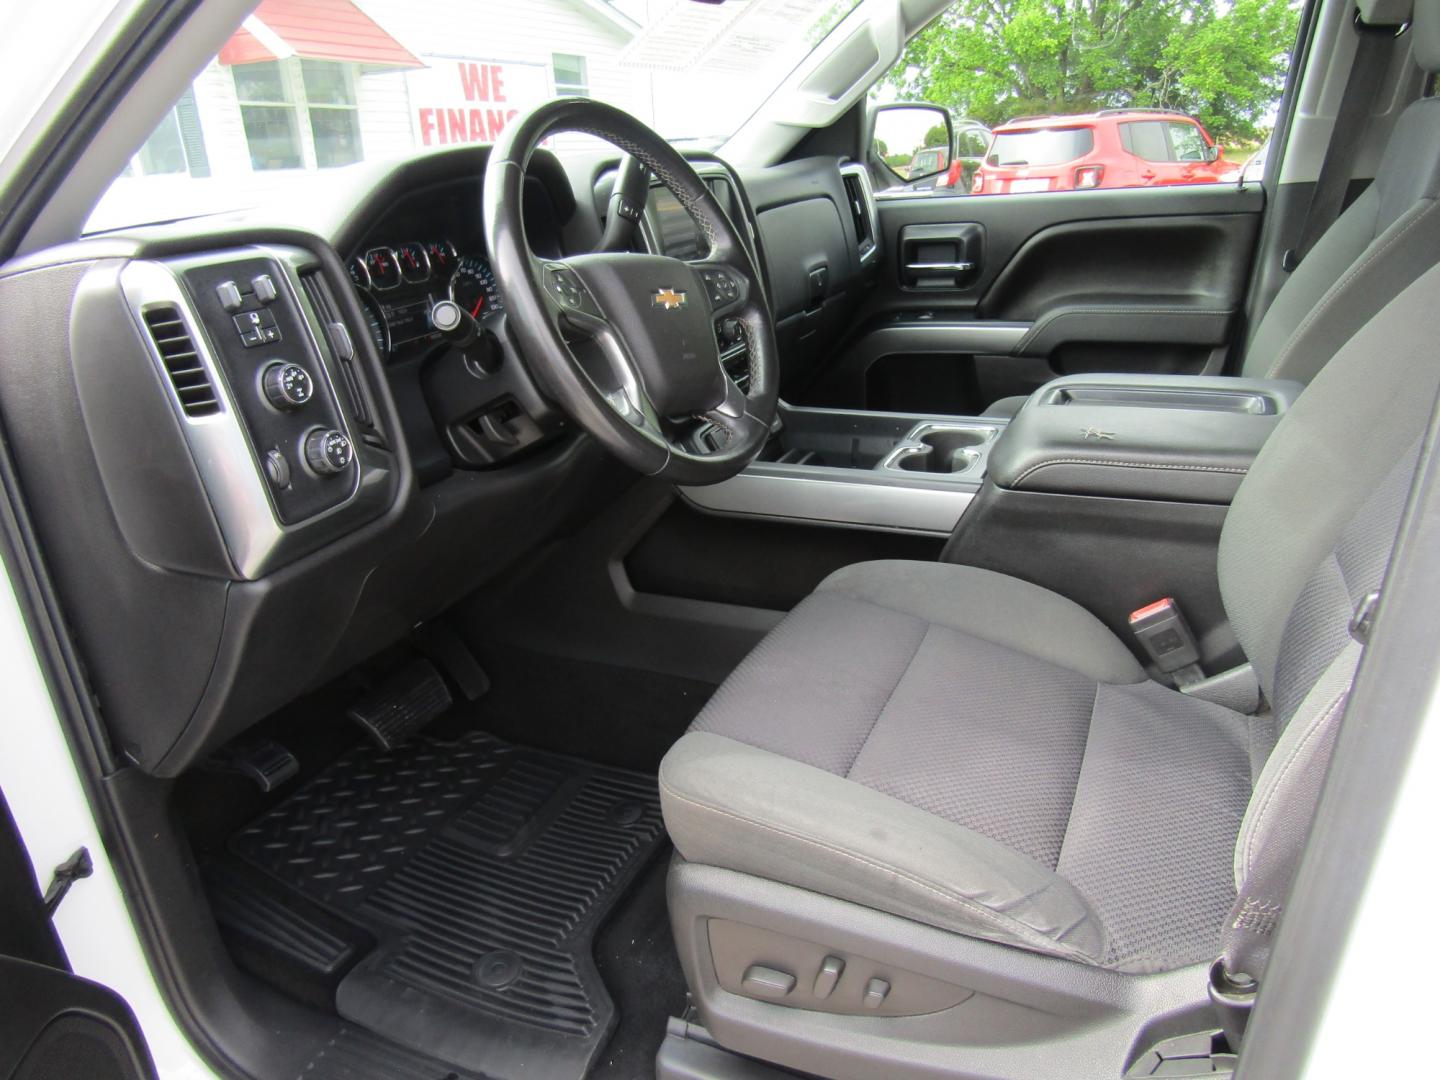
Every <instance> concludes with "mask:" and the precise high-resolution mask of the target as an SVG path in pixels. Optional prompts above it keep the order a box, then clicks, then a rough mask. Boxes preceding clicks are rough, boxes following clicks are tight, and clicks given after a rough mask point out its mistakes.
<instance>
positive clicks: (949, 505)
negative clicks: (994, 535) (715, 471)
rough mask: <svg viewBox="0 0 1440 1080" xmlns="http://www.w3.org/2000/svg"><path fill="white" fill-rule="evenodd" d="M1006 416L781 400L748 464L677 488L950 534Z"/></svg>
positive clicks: (726, 502)
mask: <svg viewBox="0 0 1440 1080" xmlns="http://www.w3.org/2000/svg"><path fill="white" fill-rule="evenodd" d="M1005 425H1006V422H1005V421H1004V420H999V419H996V420H992V419H978V418H971V417H946V416H924V415H911V414H905V413H874V412H852V411H849V410H844V409H810V408H795V407H791V406H788V405H785V404H783V403H782V404H781V406H780V409H779V417H778V420H777V424H776V433H775V435H774V436H773V437H772V438H771V440H770V443H769V444H768V445H767V446H766V447H765V450H764V451H763V452H762V453H761V455H760V457H759V459H758V460H757V461H756V462H755V463H754V464H752V465H751V466H750V467H749V468H747V469H746V470H745V471H744V472H742V473H740V475H738V476H736V477H733V478H732V479H730V480H727V481H725V482H724V483H722V484H715V485H712V486H709V487H692V488H684V489H682V494H683V495H684V497H685V498H686V499H688V500H689V501H690V502H691V503H692V504H694V505H696V506H698V507H700V508H701V509H704V510H709V511H713V512H716V513H725V514H742V515H747V516H754V517H764V518H771V519H780V520H789V521H808V522H814V523H818V524H828V525H839V526H845V527H849V528H873V529H886V530H891V531H897V532H913V533H921V534H928V535H932V536H948V535H950V533H951V532H952V531H953V530H954V529H955V526H956V523H957V522H959V520H960V516H961V515H962V514H963V513H964V512H965V508H966V507H967V506H968V505H969V503H970V500H971V499H973V498H974V497H975V496H976V494H977V493H978V492H979V490H980V485H981V481H982V480H983V479H984V477H985V473H986V468H987V462H988V460H989V456H990V452H991V450H992V448H993V447H994V446H995V445H996V442H997V440H998V439H999V437H1000V434H1001V432H1003V431H1004V430H1005Z"/></svg>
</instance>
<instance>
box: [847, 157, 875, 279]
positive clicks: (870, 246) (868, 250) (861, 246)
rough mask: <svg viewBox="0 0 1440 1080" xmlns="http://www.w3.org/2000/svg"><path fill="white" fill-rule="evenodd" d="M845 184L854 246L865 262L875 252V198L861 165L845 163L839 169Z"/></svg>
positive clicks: (861, 259)
mask: <svg viewBox="0 0 1440 1080" xmlns="http://www.w3.org/2000/svg"><path fill="white" fill-rule="evenodd" d="M840 179H841V182H842V183H843V184H844V185H845V201H846V203H847V204H848V205H849V207H850V220H851V222H853V223H854V225H855V246H856V248H857V249H858V251H859V255H860V261H861V262H862V263H863V262H867V261H868V260H869V259H870V258H871V257H872V256H873V255H874V254H875V252H876V250H877V248H876V243H875V241H876V237H875V233H876V228H875V224H876V223H875V200H874V196H872V195H871V194H870V182H869V180H868V179H866V176H865V170H864V168H862V167H861V166H857V165H847V166H845V167H844V168H842V169H841V170H840Z"/></svg>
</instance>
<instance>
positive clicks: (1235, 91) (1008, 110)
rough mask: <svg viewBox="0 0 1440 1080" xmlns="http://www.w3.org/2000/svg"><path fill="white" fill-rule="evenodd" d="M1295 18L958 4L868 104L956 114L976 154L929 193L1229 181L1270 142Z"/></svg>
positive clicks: (1162, 5)
mask: <svg viewBox="0 0 1440 1080" xmlns="http://www.w3.org/2000/svg"><path fill="white" fill-rule="evenodd" d="M1122 6H1123V7H1124V9H1125V10H1124V12H1123V13H1122V12H1121V11H1120V10H1119V9H1120V7H1122ZM1301 7H1302V3H1301V0H1181V2H1180V3H1172V2H1170V0H1126V3H1124V4H1123V5H1119V4H1116V3H1113V2H1111V0H1099V2H1098V3H1093V4H1089V3H1087V4H1080V5H1071V4H1058V5H1056V4H1049V5H1047V4H1038V5H1037V4H1033V3H1031V2H1030V0H955V3H954V4H953V5H952V6H951V7H950V8H948V9H947V10H946V11H944V12H943V13H942V14H941V15H940V17H939V18H937V19H936V20H935V21H934V22H932V23H931V24H930V25H929V26H928V27H926V29H925V30H924V31H922V32H921V33H920V34H919V35H918V36H916V37H915V38H914V39H912V40H911V41H910V43H909V45H908V46H907V47H906V50H905V53H904V55H903V56H902V57H901V59H900V61H899V63H897V64H896V65H895V67H894V69H893V70H891V71H890V72H889V74H888V75H887V76H886V78H885V79H884V80H882V82H881V84H880V86H879V87H878V88H877V92H876V95H875V98H876V101H877V103H879V102H886V101H906V102H911V101H914V102H929V103H931V104H934V105H937V106H940V107H942V108H945V109H947V110H948V111H949V113H950V115H951V116H952V117H953V118H954V120H955V130H956V142H955V148H954V152H955V156H956V157H957V158H960V159H965V158H971V159H972V160H973V159H974V158H977V157H983V159H984V160H983V161H982V162H981V164H980V165H979V166H978V167H974V166H969V167H967V168H966V169H965V170H963V176H962V175H960V174H961V173H962V170H961V169H959V168H952V169H951V170H950V175H949V176H948V177H946V178H944V181H942V182H940V183H937V184H936V185H935V186H934V188H933V190H931V189H925V192H924V193H925V194H927V195H932V196H939V195H945V196H951V195H972V194H974V195H1006V194H1014V193H1019V192H1038V191H1045V192H1057V191H1082V190H1085V189H1088V188H1126V187H1146V186H1151V185H1160V184H1167V185H1169V184H1213V183H1227V182H1228V183H1234V182H1236V181H1237V180H1238V179H1239V178H1240V176H1241V174H1242V169H1243V168H1244V166H1245V164H1246V162H1247V161H1248V160H1249V159H1250V157H1251V156H1252V155H1254V154H1256V153H1257V152H1258V151H1259V150H1260V148H1261V147H1262V145H1263V144H1264V143H1265V142H1266V140H1267V139H1268V137H1269V135H1270V129H1271V127H1272V125H1273V124H1274V121H1275V116H1276V113H1277V110H1278V106H1279V104H1280V97H1281V95H1282V93H1283V91H1284V85H1285V77H1286V74H1287V72H1288V70H1289V67H1290V59H1291V53H1292V51H1293V49H1294V46H1295V41H1296V34H1297V31H1298V28H1299V22H1300V11H1301ZM986 130H988V131H989V132H990V134H989V135H988V136H986V137H985V138H986V141H987V146H986V147H985V149H984V150H983V151H978V152H977V149H978V148H977V146H976V135H977V133H979V132H983V131H986ZM872 152H873V151H872ZM972 173H973V175H972ZM897 186H901V187H903V186H904V185H897ZM910 188H911V190H914V188H915V185H910Z"/></svg>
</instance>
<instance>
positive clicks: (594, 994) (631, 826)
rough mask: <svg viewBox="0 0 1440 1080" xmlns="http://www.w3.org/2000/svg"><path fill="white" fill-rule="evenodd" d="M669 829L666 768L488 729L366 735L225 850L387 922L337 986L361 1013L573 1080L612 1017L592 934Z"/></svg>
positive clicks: (430, 1042) (459, 1051)
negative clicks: (523, 741)
mask: <svg viewBox="0 0 1440 1080" xmlns="http://www.w3.org/2000/svg"><path fill="white" fill-rule="evenodd" d="M663 843H664V828H663V825H662V823H661V819H660V802H659V796H658V792H657V790H656V783H655V778H654V777H653V776H648V775H644V774H639V773H631V772H625V771H623V770H619V769H610V768H605V767H600V766H594V765H590V764H587V763H585V762H582V761H578V760H575V759H571V758H566V757H561V756H558V755H554V754H546V753H540V752H537V751H531V750H525V749H520V748H515V747H511V746H509V745H508V744H506V743H503V742H500V741H499V740H497V739H494V738H492V737H490V736H487V735H483V734H475V735H470V736H467V737H465V738H462V739H460V740H457V741H456V742H453V743H445V742H438V741H435V740H431V739H424V738H418V739H415V740H413V741H412V742H409V743H406V744H404V745H402V746H401V747H398V748H397V749H394V750H390V751H383V750H379V749H377V748H374V747H371V746H368V745H367V746H362V747H357V748H356V749H354V750H352V751H350V752H349V753H347V754H346V755H345V756H343V757H342V758H340V759H339V760H338V761H336V762H335V763H334V764H333V765H331V766H330V767H329V768H328V769H326V770H325V771H324V772H322V773H320V774H319V775H317V776H315V777H314V778H312V779H311V780H309V781H307V782H306V783H305V784H304V785H303V786H302V787H301V788H299V789H298V790H297V791H296V792H295V793H294V794H292V795H291V796H290V797H289V798H287V799H285V800H284V801H283V802H281V803H280V804H278V805H277V806H276V807H274V808H273V809H272V810H270V811H269V812H267V813H266V814H265V815H264V816H262V817H261V818H259V819H258V820H257V821H255V822H253V823H252V824H251V825H249V826H248V827H246V828H245V829H242V830H241V831H240V832H239V833H237V834H236V835H235V836H234V837H232V839H231V842H230V848H231V851H232V852H233V853H234V854H235V855H237V856H239V857H240V858H242V859H244V860H246V861H248V862H250V863H251V864H253V865H255V866H257V867H260V868H261V869H263V870H265V871H268V872H269V873H270V874H273V875H274V876H275V877H277V878H279V879H280V880H281V881H283V882H285V883H287V884H288V885H290V886H292V887H293V888H295V889H297V890H299V891H300V892H301V893H303V894H304V895H305V896H307V897H309V898H310V899H312V900H314V901H316V902H317V903H319V904H321V905H322V906H324V907H326V908H327V909H329V910H331V911H333V912H335V913H336V914H339V915H341V916H343V917H344V918H346V919H349V920H351V921H352V922H354V923H356V924H358V925H360V926H363V927H364V928H366V929H367V930H368V931H369V932H370V933H372V934H373V935H374V937H375V939H376V941H377V942H378V945H377V947H376V948H375V950H374V951H373V952H371V953H370V954H369V955H368V956H366V957H365V958H364V959H362V960H360V962H359V963H358V964H357V965H356V966H355V967H354V968H353V969H352V970H350V971H349V973H348V974H346V975H345V977H344V978H343V980H342V981H341V982H340V984H339V988H338V990H337V991H336V1008H337V1011H338V1012H339V1014H340V1015H341V1016H342V1017H343V1018H344V1019H345V1020H346V1021H347V1022H349V1024H351V1025H355V1026H357V1027H360V1028H364V1029H367V1030H368V1031H371V1032H374V1033H375V1034H377V1035H380V1036H382V1037H383V1038H385V1039H388V1040H391V1041H393V1042H395V1043H398V1044H400V1045H401V1046H404V1047H409V1048H411V1049H413V1050H415V1051H417V1052H419V1053H422V1054H424V1055H426V1056H428V1057H429V1058H431V1059H438V1060H440V1061H443V1062H448V1063H451V1064H453V1065H454V1066H456V1067H457V1068H459V1069H462V1070H466V1071H470V1072H474V1073H477V1074H483V1075H485V1076H490V1077H496V1078H501V1080H511V1078H516V1080H519V1078H525V1080H529V1078H542V1080H549V1078H556V1080H561V1078H578V1077H581V1076H583V1075H584V1074H585V1072H586V1070H587V1069H588V1068H589V1067H590V1065H591V1063H592V1062H593V1061H594V1060H595V1058H596V1056H597V1054H598V1053H599V1051H600V1049H601V1048H602V1047H603V1045H604V1042H605V1040H606V1038H607V1036H608V1035H609V1033H610V1031H611V1029H612V1028H613V1027H614V1024H615V1020H616V1016H615V1007H614V1004H613V1003H612V1002H611V1000H610V997H609V994H608V993H607V992H606V990H605V987H604V984H603V983H602V981H601V979H600V976H599V974H598V972H597V971H596V968H595V961H594V958H593V955H592V952H593V944H594V938H595V934H596V931H597V930H598V929H599V928H600V925H601V924H602V923H603V922H604V920H605V917H606V915H607V913H608V912H609V910H610V908H611V907H612V905H613V904H614V902H615V901H616V900H617V899H618V898H619V897H620V896H621V895H622V894H623V893H624V891H625V889H626V887H627V886H628V885H629V884H630V882H631V881H632V880H633V879H634V877H635V876H636V874H638V873H639V872H640V871H641V870H642V869H643V867H644V866H645V865H646V863H647V862H648V861H649V860H650V858H651V857H652V856H653V855H655V854H656V853H657V852H658V850H659V848H660V846H661V845H662V844H663ZM254 929H255V928H254V927H252V928H251V932H252V933H253V932H254ZM332 1056H333V1055H332ZM316 1064H317V1065H318V1064H321V1062H319V1061H317V1062H316ZM320 1071H322V1072H323V1071H324V1070H323V1069H321V1070H320Z"/></svg>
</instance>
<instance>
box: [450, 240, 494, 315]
mask: <svg viewBox="0 0 1440 1080" xmlns="http://www.w3.org/2000/svg"><path fill="white" fill-rule="evenodd" d="M450 299H451V300H454V301H455V303H457V304H459V305H460V306H461V307H462V308H464V309H465V310H466V311H468V312H469V313H470V315H471V316H472V317H473V318H476V319H484V318H488V317H489V316H491V315H499V314H501V313H502V312H503V311H504V310H505V300H504V298H503V297H502V296H501V295H500V285H499V283H498V282H496V280H495V272H494V271H493V270H491V269H490V264H489V263H488V262H486V261H485V260H484V259H482V258H480V257H479V256H477V255H466V256H465V257H464V258H463V259H461V260H460V265H459V266H458V267H457V268H456V270H455V276H454V277H452V278H451V279H450Z"/></svg>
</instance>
